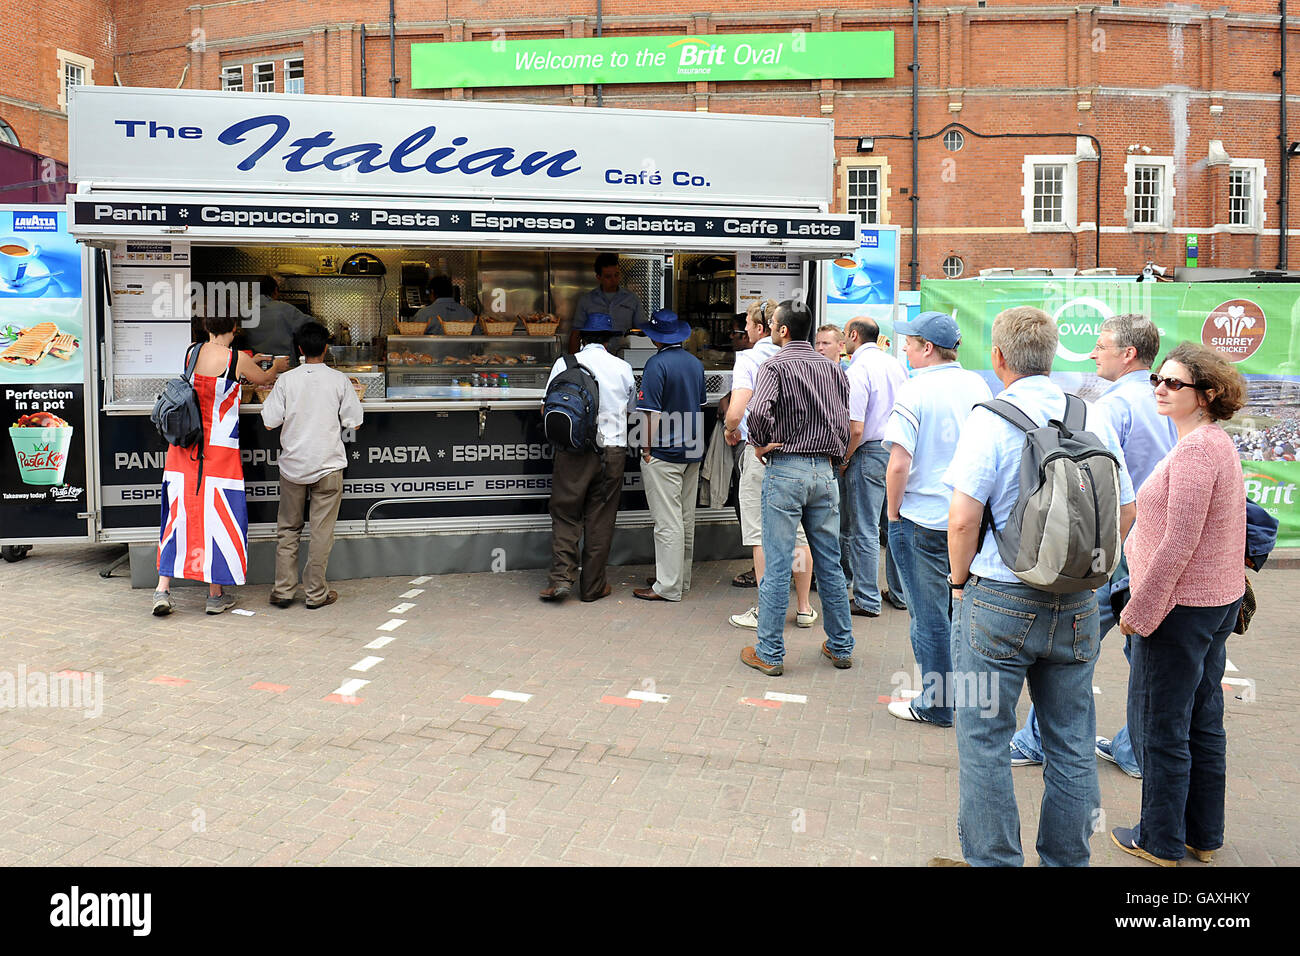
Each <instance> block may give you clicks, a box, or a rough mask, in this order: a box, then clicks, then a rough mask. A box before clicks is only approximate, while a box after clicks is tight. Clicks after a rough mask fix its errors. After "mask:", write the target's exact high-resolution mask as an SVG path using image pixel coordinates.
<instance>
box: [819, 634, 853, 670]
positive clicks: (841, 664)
mask: <svg viewBox="0 0 1300 956" xmlns="http://www.w3.org/2000/svg"><path fill="white" fill-rule="evenodd" d="M822 657H824V658H826V659H827V660H828V661H830V662H831V663H832V664H834V665H835V666H836V667H838V668H839V669H840V670H844V669H845V668H848V667H852V666H853V655H852V654H850V655H849V656H848V657H836V656H835V655H834V654H832V653H831V652H830V648H828V647H827V646H826V642H825V641H822Z"/></svg>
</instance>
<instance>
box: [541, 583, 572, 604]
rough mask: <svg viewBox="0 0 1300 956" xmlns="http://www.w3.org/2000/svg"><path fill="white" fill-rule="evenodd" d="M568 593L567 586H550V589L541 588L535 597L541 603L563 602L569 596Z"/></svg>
mask: <svg viewBox="0 0 1300 956" xmlns="http://www.w3.org/2000/svg"><path fill="white" fill-rule="evenodd" d="M569 591H570V589H569V587H568V586H567V585H563V584H561V585H560V586H559V587H556V586H555V585H554V584H552V585H551V586H550V587H547V588H543V589H542V590H541V591H539V592H537V597H538V599H539V600H542V601H563V600H564V599H565V598H566V597H568V596H569Z"/></svg>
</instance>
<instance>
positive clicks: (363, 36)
mask: <svg viewBox="0 0 1300 956" xmlns="http://www.w3.org/2000/svg"><path fill="white" fill-rule="evenodd" d="M361 95H362V96H365V95H366V25H365V24H364V23H363V24H361Z"/></svg>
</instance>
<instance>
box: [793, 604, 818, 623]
mask: <svg viewBox="0 0 1300 956" xmlns="http://www.w3.org/2000/svg"><path fill="white" fill-rule="evenodd" d="M794 622H795V624H797V625H799V627H812V626H813V625H814V624H815V623H817V609H816V608H813V609H812V610H811V611H809V612H808V613H807V614H805V613H804V612H803V611H798V612H796V613H795V616H794Z"/></svg>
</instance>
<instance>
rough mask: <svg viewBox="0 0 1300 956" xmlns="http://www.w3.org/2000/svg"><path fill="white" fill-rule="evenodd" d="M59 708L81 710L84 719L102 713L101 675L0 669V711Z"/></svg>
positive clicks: (102, 686)
mask: <svg viewBox="0 0 1300 956" xmlns="http://www.w3.org/2000/svg"><path fill="white" fill-rule="evenodd" d="M36 707H63V708H70V709H73V710H80V711H82V712H83V713H84V714H85V716H87V717H92V718H93V717H98V716H100V715H101V714H102V713H103V712H104V675H103V674H102V673H99V672H98V671H96V672H95V673H93V674H92V673H85V672H81V671H59V672H58V673H55V674H47V673H45V672H44V671H31V672H28V670H27V665H26V664H20V665H19V666H18V670H17V671H7V670H0V708H5V709H14V708H36Z"/></svg>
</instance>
